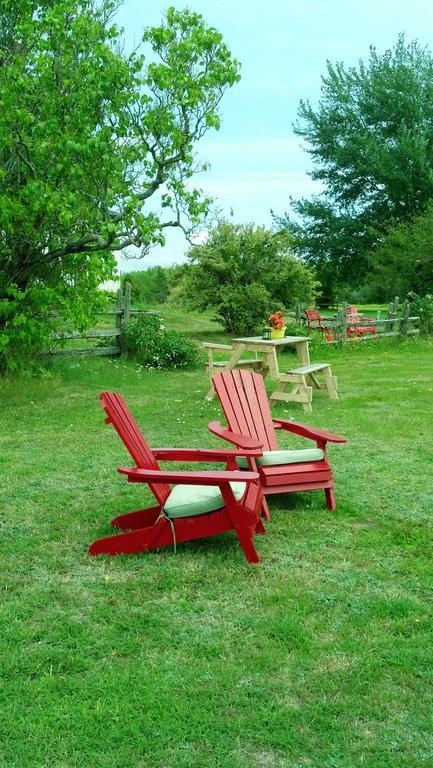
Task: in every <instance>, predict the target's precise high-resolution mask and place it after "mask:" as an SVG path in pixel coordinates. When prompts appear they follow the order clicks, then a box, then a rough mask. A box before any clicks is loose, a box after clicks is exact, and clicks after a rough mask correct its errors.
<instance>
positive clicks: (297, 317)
mask: <svg viewBox="0 0 433 768" xmlns="http://www.w3.org/2000/svg"><path fill="white" fill-rule="evenodd" d="M301 320H302V316H301V305H300V303H299V301H298V302H297V304H296V322H297V323H300V322H301Z"/></svg>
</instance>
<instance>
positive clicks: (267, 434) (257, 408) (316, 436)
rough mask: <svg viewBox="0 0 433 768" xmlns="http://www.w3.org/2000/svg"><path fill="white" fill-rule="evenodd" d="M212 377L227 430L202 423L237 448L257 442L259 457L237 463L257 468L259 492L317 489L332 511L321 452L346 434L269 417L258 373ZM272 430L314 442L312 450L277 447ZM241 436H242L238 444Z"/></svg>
mask: <svg viewBox="0 0 433 768" xmlns="http://www.w3.org/2000/svg"><path fill="white" fill-rule="evenodd" d="M212 381H213V385H214V387H215V391H216V393H217V395H218V397H219V400H220V402H221V405H222V409H223V411H224V413H225V417H226V419H227V422H228V425H229V429H227V428H224V427H223V426H222V425H221V424H220V422H219V421H213V422H211V423H210V424H209V425H208V426H209V430H210V431H211V432H212V433H213V434H214V435H219V436H220V437H222V438H224V439H225V440H228V441H229V442H231V443H233V444H234V445H236V446H237V447H238V448H243V447H247V446H248V448H251V442H250V441H251V438H254V439H256V440H257V443H256V446H260V447H262V448H263V456H261V457H259V458H257V457H253V456H250V457H248V458H245V459H239V460H238V463H239V465H240V466H243V467H245V469H248V468H249V469H250V470H253V471H254V470H256V469H258V471H259V474H260V482H261V485H262V490H263V493H264V494H265V496H268V495H269V494H273V493H292V492H294V491H310V490H314V489H319V488H323V489H324V490H325V496H326V504H327V507H328V509H333V510H335V509H336V505H335V496H334V478H333V475H332V470H331V467H330V465H329V463H328V459H327V456H326V444H327V443H328V442H331V443H345V442H346V438H345V437H339V436H338V435H333V434H331V432H325V431H324V430H322V429H316V428H315V427H310V426H308V425H307V424H299V423H297V422H295V421H288V420H287V419H274V418H272V416H271V410H270V407H269V402H268V397H267V394H266V389H265V384H264V381H263V377H262V376H260V374H258V373H252V372H251V371H241V370H239V371H237V370H233V371H225V372H223V373H219V374H217V375H216V376H214V377H213V379H212ZM276 429H284V430H286V431H288V432H292V433H293V434H295V435H300V436H302V437H306V438H308V439H310V440H314V441H315V442H316V448H307V449H306V450H305V449H303V450H289V451H286V450H283V451H280V450H279V448H278V443H277V440H276V437H275V430H276ZM229 430H231V431H229ZM234 433H235V434H234ZM239 435H242V437H240V436H239ZM245 437H247V440H246V442H243V441H244V439H245Z"/></svg>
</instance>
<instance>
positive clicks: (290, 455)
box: [236, 448, 325, 469]
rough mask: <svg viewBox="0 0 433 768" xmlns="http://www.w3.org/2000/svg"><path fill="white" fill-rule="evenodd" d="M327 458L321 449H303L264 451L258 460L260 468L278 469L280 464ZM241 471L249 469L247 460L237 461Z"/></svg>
mask: <svg viewBox="0 0 433 768" xmlns="http://www.w3.org/2000/svg"><path fill="white" fill-rule="evenodd" d="M324 458H325V454H324V453H323V451H322V449H321V448H303V449H302V450H300V451H263V456H259V458H258V459H256V462H257V464H258V466H260V467H276V466H278V465H279V464H298V463H299V462H302V461H322V459H324ZM236 461H237V463H238V465H239V466H240V468H241V469H248V462H247V460H246V459H242V458H241V459H236Z"/></svg>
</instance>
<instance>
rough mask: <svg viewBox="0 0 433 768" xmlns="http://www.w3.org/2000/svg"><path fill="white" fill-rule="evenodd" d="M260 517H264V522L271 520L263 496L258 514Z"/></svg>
mask: <svg viewBox="0 0 433 768" xmlns="http://www.w3.org/2000/svg"><path fill="white" fill-rule="evenodd" d="M260 516H261V517H264V519H265V520H268V521H269V520H271V513H270V512H269V507H268V502H267V501H266V499H265V497H264V496H263V501H262V511H261V512H260Z"/></svg>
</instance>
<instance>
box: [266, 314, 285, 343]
mask: <svg viewBox="0 0 433 768" xmlns="http://www.w3.org/2000/svg"><path fill="white" fill-rule="evenodd" d="M268 323H269V325H270V326H271V339H284V335H285V333H286V325H285V323H284V315H283V313H282V312H280V311H278V312H274V314H273V315H271V316H270V317H269V319H268Z"/></svg>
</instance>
